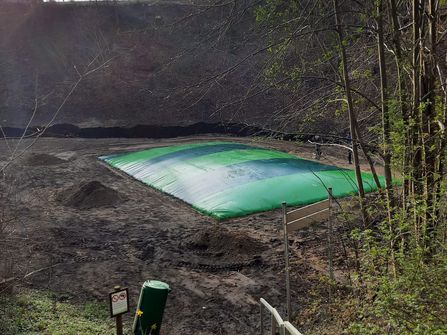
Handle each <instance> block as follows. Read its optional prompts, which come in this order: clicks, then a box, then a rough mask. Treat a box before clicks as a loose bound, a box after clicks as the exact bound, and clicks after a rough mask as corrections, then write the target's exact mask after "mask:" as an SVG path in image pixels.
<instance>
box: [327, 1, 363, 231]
mask: <svg viewBox="0 0 447 335" xmlns="http://www.w3.org/2000/svg"><path fill="white" fill-rule="evenodd" d="M333 5H334V13H335V28H336V31H337V35H338V45H339V48H340V56H341V62H342V69H343V82H344V86H345V94H346V99H347V102H348V113H349V127H350V132H351V139H352V156H353V159H354V166H355V177H356V179H357V185H358V193H359V196H360V206H361V211H362V218H363V222H364V224H366V221H367V220H366V209H365V204H364V199H365V190H364V188H363V180H362V174H361V171H360V163H359V153H358V146H357V145H358V141H357V132H356V131H355V123H356V117H355V113H354V105H353V102H352V93H351V82H350V79H349V72H348V64H347V56H346V49H345V45H344V38H343V30H342V28H341V25H340V15H339V12H338V0H333Z"/></svg>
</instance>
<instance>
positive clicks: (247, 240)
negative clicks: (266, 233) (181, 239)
mask: <svg viewBox="0 0 447 335" xmlns="http://www.w3.org/2000/svg"><path fill="white" fill-rule="evenodd" d="M187 246H188V248H190V249H193V250H197V251H202V252H207V253H211V254H214V255H215V256H219V257H225V258H231V257H235V258H240V257H241V256H242V257H244V256H245V257H246V256H253V255H257V254H259V253H260V252H262V251H263V250H265V246H264V245H263V244H262V243H261V242H259V241H257V240H255V239H253V238H252V237H250V236H247V235H243V234H240V233H237V232H230V231H228V230H226V229H223V228H220V227H217V228H216V227H214V228H209V229H206V230H204V231H201V232H199V233H197V234H195V235H193V236H192V237H191V239H189V241H188V242H187Z"/></svg>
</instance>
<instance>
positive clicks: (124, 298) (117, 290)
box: [109, 286, 129, 335]
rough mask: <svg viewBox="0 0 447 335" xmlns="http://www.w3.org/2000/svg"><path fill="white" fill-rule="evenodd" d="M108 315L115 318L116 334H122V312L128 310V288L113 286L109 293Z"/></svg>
mask: <svg viewBox="0 0 447 335" xmlns="http://www.w3.org/2000/svg"><path fill="white" fill-rule="evenodd" d="M109 303H110V316H111V317H112V318H115V320H116V335H123V318H122V316H123V314H124V313H127V312H129V290H128V289H127V288H121V286H115V287H114V291H113V292H112V293H109Z"/></svg>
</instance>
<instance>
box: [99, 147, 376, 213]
mask: <svg viewBox="0 0 447 335" xmlns="http://www.w3.org/2000/svg"><path fill="white" fill-rule="evenodd" d="M99 158H100V159H101V160H103V161H105V162H107V163H108V164H110V165H111V166H113V167H115V168H117V169H120V170H122V171H124V172H125V173H127V174H129V175H130V176H132V177H134V178H135V179H138V180H140V181H142V182H143V183H145V184H147V185H150V186H152V187H154V188H156V189H158V190H160V191H163V192H166V193H168V194H171V195H172V196H174V197H177V198H179V199H181V200H183V201H185V202H187V203H189V204H191V205H192V206H193V207H194V208H195V209H197V210H198V211H200V212H202V213H204V214H207V215H211V216H213V217H215V218H217V219H226V218H231V217H238V216H243V215H247V214H251V213H256V212H261V211H268V210H271V209H275V208H280V207H281V203H282V202H283V201H286V202H287V204H288V205H306V204H311V203H314V202H317V201H320V200H323V199H326V198H327V188H328V187H332V188H333V194H334V196H335V197H337V198H339V197H344V196H347V195H351V194H356V193H357V186H356V182H355V173H354V171H352V170H347V169H342V168H339V167H336V166H331V165H325V164H320V163H318V162H314V161H310V160H306V159H302V158H298V157H296V156H293V155H290V154H288V153H284V152H280V151H275V150H267V149H263V148H258V147H254V146H249V145H246V144H241V143H233V142H204V143H195V144H187V145H177V146H169V147H161V148H154V149H149V150H143V151H138V152H130V153H123V154H117V155H110V156H102V157H99ZM363 180H364V187H365V191H366V192H371V191H374V190H376V189H377V188H376V185H375V183H374V181H373V178H372V175H371V174H369V173H363ZM381 183H384V181H383V178H381Z"/></svg>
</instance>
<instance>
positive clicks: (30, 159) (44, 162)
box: [22, 154, 67, 166]
mask: <svg viewBox="0 0 447 335" xmlns="http://www.w3.org/2000/svg"><path fill="white" fill-rule="evenodd" d="M66 162H67V161H65V160H63V159H60V158H58V157H56V156H52V155H48V154H30V155H27V156H26V157H25V158H24V159H23V160H22V163H23V165H26V166H48V165H58V164H62V163H66Z"/></svg>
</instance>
